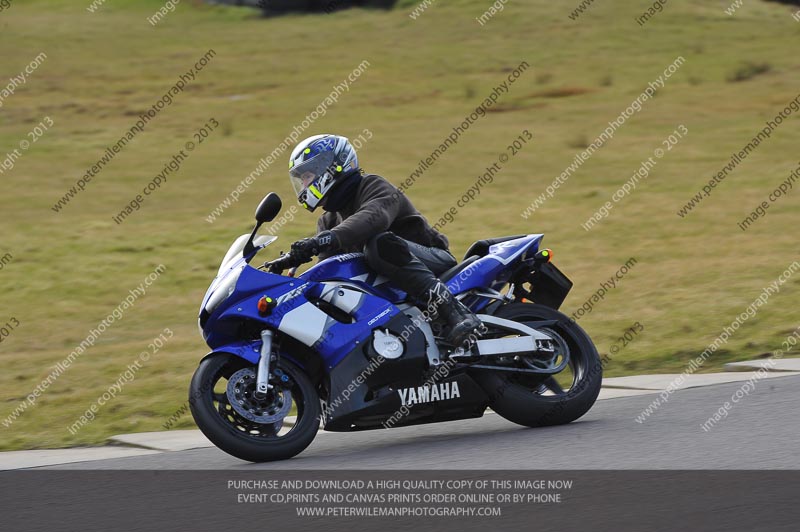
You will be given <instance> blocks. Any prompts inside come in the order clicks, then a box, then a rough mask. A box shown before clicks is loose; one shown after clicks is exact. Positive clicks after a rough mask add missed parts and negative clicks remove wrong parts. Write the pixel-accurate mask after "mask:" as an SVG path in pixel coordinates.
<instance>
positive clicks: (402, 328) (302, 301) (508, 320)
mask: <svg viewBox="0 0 800 532" xmlns="http://www.w3.org/2000/svg"><path fill="white" fill-rule="evenodd" d="M280 211H281V200H280V198H279V197H278V196H277V195H276V194H274V193H270V194H268V195H267V196H266V197H265V198H264V199H263V200H262V202H261V203H260V204H259V206H258V208H257V209H256V213H255V219H256V224H255V227H254V228H253V231H252V233H251V234H249V235H247V234H245V235H242V236H240V237H239V238H238V239H236V241H235V242H234V243H233V245H232V246H231V247H230V249H229V250H228V252H227V253H226V255H225V258H224V259H223V260H222V264H221V266H220V268H219V271H218V273H217V276H216V278H215V279H214V281H213V282H212V283H211V286H209V288H208V290H207V292H206V294H205V297H204V298H203V302H202V305H201V308H200V315H199V326H200V331H201V334H202V335H203V338H204V340H205V341H206V343H207V344H208V345H209V347H210V348H211V352H210V353H209V354H208V355H206V356H205V357H204V358H203V359H202V361H201V362H200V364H199V366H198V368H197V370H196V371H195V373H194V376H193V377H192V381H191V385H190V390H189V403H190V408H191V412H192V416H193V417H194V420H195V422H196V423H197V426H198V427H199V428H200V430H201V431H202V432H203V434H205V435H206V437H208V439H209V440H211V441H212V442H213V443H214V444H215V445H216V446H217V447H219V448H220V449H222V450H223V451H225V452H227V453H229V454H231V455H233V456H235V457H237V458H240V459H242V460H247V461H251V462H266V461H272V460H283V459H287V458H291V457H293V456H295V455H297V454H298V453H300V452H302V451H303V450H304V449H305V448H306V447H308V445H310V444H311V442H312V441H313V439H314V437H315V436H316V434H317V431H318V430H319V429H320V427H322V428H323V429H324V430H327V431H340V432H348V431H356V430H369V429H380V428H393V427H403V426H409V425H416V424H422V423H439V422H444V421H453V420H458V419H468V418H478V417H481V416H483V414H484V412H485V411H486V410H487V408H491V409H492V410H493V411H494V412H496V413H497V414H499V415H500V416H502V417H504V418H506V419H507V420H509V421H512V422H514V423H517V424H520V425H524V426H527V427H541V426H548V425H559V424H564V423H569V422H571V421H574V420H575V419H578V418H579V417H581V416H582V415H584V414H585V413H586V412H587V411H588V410H589V409H590V408H591V407H592V405H593V404H594V402H595V400H596V399H597V395H598V393H599V392H600V385H601V381H602V364H601V362H600V359H599V356H598V353H597V350H596V348H595V346H594V345H593V343H592V341H591V339H590V338H589V336H588V335H587V334H586V333H585V332H584V331H583V329H582V328H581V327H579V326H578V325H577V323H575V322H574V321H572V320H570V319H569V318H568V317H567V316H566V315H565V314H563V313H561V312H559V311H558V308H559V307H560V306H561V303H562V302H563V301H564V298H565V297H566V296H567V294H568V293H569V291H570V289H571V288H572V282H571V281H570V280H569V279H568V278H567V277H566V276H564V274H562V273H561V272H560V270H558V268H556V267H555V265H553V264H552V262H551V259H552V251H551V250H549V249H541V248H540V244H541V242H542V238H543V235H541V234H528V235H516V236H507V237H502V238H493V239H488V240H480V241H478V242H475V243H474V244H473V245H472V246H471V247H470V248H469V250H468V251H467V253H466V255H465V259H464V260H463V261H462V262H461V263H459V264H457V265H456V266H454V267H453V268H451V269H450V270H448V271H447V272H444V273H443V274H441V275H440V276H439V277H440V279H441V280H442V282H443V283H445V284H446V285H447V287H448V288H449V289H450V291H451V292H452V293H453V294H454V295H455V296H456V297H457V298H458V299H460V300H461V301H462V302H463V303H464V304H466V305H467V306H468V307H470V309H471V310H472V311H473V312H475V313H476V314H477V315H478V317H479V318H480V319H481V321H482V323H483V326H482V328H481V331H480V332H481V334H480V335H479V336H475V337H474V338H472V339H471V340H472V341H471V342H468V343H465V345H460V346H455V345H449V344H448V343H447V342H446V340H445V339H444V338H445V337H446V334H445V333H446V331H445V330H444V329H445V327H446V325H445V324H444V323H443V320H441V319H440V318H439V317H438V316H436V313H435V309H432V308H421V307H420V306H418V305H417V304H416V302H414V301H410V300H409V299H408V298H407V296H406V294H405V293H404V292H402V291H400V290H398V289H397V288H396V287H394V286H392V284H391V283H390V282H388V280H387V279H386V278H385V277H383V276H381V275H379V274H377V273H376V272H374V271H371V270H370V269H369V267H368V266H367V264H366V262H365V260H364V256H363V254H361V253H347V254H341V255H337V256H333V257H330V258H327V259H325V260H321V261H319V262H318V263H317V264H315V265H314V266H312V267H311V268H309V269H307V270H306V271H305V272H303V273H302V274H301V275H299V276H297V277H295V274H296V271H297V268H298V267H299V266H300V264H299V263H298V261H297V260H295V259H294V258H293V257H292V256H291V254H290V253H289V254H285V255H281V256H280V257H279V258H277V259H275V260H272V261H270V262H265V263H264V264H263V265H262V266H260V267H253V266H250V262H251V261H252V260H253V258H254V257H255V256H256V254H257V253H258V252H259V251H261V250H262V249H264V248H266V247H267V246H268V245H270V244H272V243H273V242H274V241H275V240H276V239H277V237H276V236H263V235H262V236H257V232H258V230H259V228H260V227H261V226H262V225H263V224H264V223H267V222H270V221H272V220H274V219H275V218H276V217H277V215H278V214H279V213H280ZM287 269H288V270H289V271H288V274H287V275H283V274H282V273H283V272H284V270H287ZM292 416H293V417H294V419H292Z"/></svg>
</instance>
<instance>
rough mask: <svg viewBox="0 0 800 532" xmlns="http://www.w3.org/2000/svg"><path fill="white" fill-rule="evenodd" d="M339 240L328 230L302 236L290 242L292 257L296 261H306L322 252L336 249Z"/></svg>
mask: <svg viewBox="0 0 800 532" xmlns="http://www.w3.org/2000/svg"><path fill="white" fill-rule="evenodd" d="M338 247H339V242H338V240H337V239H336V235H334V234H333V233H332V232H330V231H322V232H321V233H319V234H318V235H316V236H312V237H311V238H304V239H302V240H298V241H297V242H295V243H294V244H292V249H291V254H292V257H293V258H294V259H295V260H297V261H298V262H308V261H310V260H311V258H312V257H314V256H315V255H319V254H320V253H322V252H330V251H336V249H337V248H338Z"/></svg>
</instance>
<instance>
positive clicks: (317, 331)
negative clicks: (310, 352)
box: [278, 303, 332, 347]
mask: <svg viewBox="0 0 800 532" xmlns="http://www.w3.org/2000/svg"><path fill="white" fill-rule="evenodd" d="M328 320H332V319H331V317H330V316H328V315H327V314H325V313H324V312H322V311H321V310H320V309H318V308H317V307H316V306H314V305H313V304H312V303H303V304H302V305H300V306H299V307H297V308H295V309H292V310H290V311H289V312H287V313H286V314H285V315H284V316H283V319H281V323H280V325H279V326H278V330H279V331H281V332H283V333H285V334H288V335H289V336H291V337H293V338H296V339H297V340H299V341H300V342H302V343H304V344H306V345H307V346H309V347H311V346H313V345H314V344H315V343H316V342H317V341H318V340H319V339H320V338H322V336H323V335H324V334H325V325H326V323H327V322H328Z"/></svg>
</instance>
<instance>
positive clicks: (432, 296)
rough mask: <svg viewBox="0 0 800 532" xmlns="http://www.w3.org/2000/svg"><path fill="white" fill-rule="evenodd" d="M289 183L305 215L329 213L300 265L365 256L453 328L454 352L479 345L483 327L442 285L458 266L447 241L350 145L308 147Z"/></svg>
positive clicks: (300, 247) (323, 139)
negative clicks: (368, 170)
mask: <svg viewBox="0 0 800 532" xmlns="http://www.w3.org/2000/svg"><path fill="white" fill-rule="evenodd" d="M289 178H290V180H291V182H292V186H293V187H294V190H295V192H296V193H297V200H298V201H299V202H300V204H301V205H302V206H303V207H305V208H306V209H307V210H309V211H312V212H313V211H314V210H315V209H316V208H317V207H322V208H323V209H324V210H325V211H326V212H325V213H324V214H323V215H322V216H321V217H320V218H319V220H317V234H316V236H313V237H310V238H304V239H302V240H299V241H297V242H295V243H293V244H292V248H291V255H292V257H293V258H295V259H296V260H297V261H298V262H307V261H309V260H311V258H312V257H313V256H314V255H319V256H320V259H322V258H326V257H329V256H331V255H334V254H338V253H348V252H360V251H363V252H364V255H365V258H366V261H367V263H368V264H369V266H370V267H371V268H372V269H373V270H375V271H377V272H378V273H380V274H383V275H385V276H386V277H388V278H389V280H390V281H392V282H393V283H394V284H395V285H396V286H397V287H398V288H400V289H401V290H403V291H405V292H406V293H407V294H409V296H411V297H412V298H415V299H416V300H417V301H421V302H426V303H427V305H428V309H429V312H431V313H432V314H433V315H437V314H438V315H441V316H442V317H443V318H444V319H445V320H446V321H447V323H448V325H449V326H450V332H449V335H448V338H447V339H448V341H449V342H450V343H451V344H453V345H455V346H459V345H461V344H463V343H464V342H465V341H468V340H470V339H471V338H474V336H473V335H474V334H475V333H476V330H477V329H478V328H479V327H480V326H481V321H480V320H479V319H478V317H477V316H475V314H473V313H472V312H471V311H470V310H469V309H468V308H467V307H466V306H464V305H463V304H462V303H461V302H460V301H459V300H458V299H456V298H455V297H454V296H453V294H452V293H451V292H450V290H448V288H447V287H446V286H445V285H444V284H443V283H442V282H441V281H440V280H439V279H438V278H437V275H440V274H442V273H443V272H445V271H446V270H448V269H450V268H452V267H453V266H455V265H456V259H455V258H454V257H453V255H452V254H451V253H450V251H449V250H448V246H449V244H448V241H447V238H446V237H445V236H444V235H442V234H441V233H439V232H438V231H436V230H435V229H433V228H432V227H431V226H430V225H429V224H428V222H427V220H425V218H424V217H423V216H422V215H421V214H420V213H419V211H417V209H416V208H414V206H413V205H412V204H411V201H409V199H408V197H406V195H405V194H403V193H401V192H400V191H399V190H398V189H397V187H395V186H394V185H392V184H391V183H389V182H388V181H386V180H385V179H384V178H382V177H381V176H378V175H375V174H365V173H364V172H363V171H362V170H361V168H360V167H359V166H358V158H357V157H356V151H355V149H354V148H353V146H352V144H350V141H349V140H347V138H345V137H341V136H338V135H316V136H313V137H309V138H307V139H305V140H304V141H302V142H301V143H300V144H298V145H297V146H296V147H295V149H294V151H292V155H291V156H290V158H289Z"/></svg>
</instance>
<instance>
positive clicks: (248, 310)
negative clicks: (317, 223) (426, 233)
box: [200, 235, 542, 370]
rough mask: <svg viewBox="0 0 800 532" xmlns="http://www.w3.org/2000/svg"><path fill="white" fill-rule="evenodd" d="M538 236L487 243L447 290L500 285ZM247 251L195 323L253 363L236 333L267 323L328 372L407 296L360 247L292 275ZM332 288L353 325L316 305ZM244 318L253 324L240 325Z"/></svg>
mask: <svg viewBox="0 0 800 532" xmlns="http://www.w3.org/2000/svg"><path fill="white" fill-rule="evenodd" d="M541 239H542V235H528V236H525V237H522V238H517V239H515V240H510V241H506V242H502V243H500V244H495V245H493V246H491V247H490V248H489V252H488V254H487V255H486V256H484V257H482V258H480V259H478V260H477V261H475V262H473V263H472V264H471V265H470V266H468V267H467V268H466V269H465V270H463V271H461V272H459V273H458V274H457V275H456V276H454V277H453V278H452V279H450V280H449V281H448V282H447V285H448V288H450V290H451V291H452V292H453V293H455V294H460V293H463V292H466V291H469V290H471V289H475V288H483V289H486V288H493V289H496V290H499V289H501V288H502V287H503V285H505V284H506V283H507V281H508V279H509V277H510V276H511V274H512V272H513V269H514V266H515V265H516V264H518V262H519V261H520V260H521V259H524V260H527V259H528V258H530V257H532V256H533V254H534V253H536V251H538V247H539V243H540V241H541ZM254 254H255V252H253V253H252V254H251V255H249V256H247V257H242V258H240V259H239V260H232V261H231V263H230V265H229V267H228V266H226V267H225V268H224V270H222V271H221V272H220V274H219V276H218V277H217V278H216V279H215V280H214V282H213V283H212V284H211V287H210V288H209V289H208V292H207V293H206V296H205V297H204V298H203V306H202V307H201V312H200V325H201V328H202V331H203V337H204V338H205V340H206V342H207V343H208V345H209V346H210V347H211V348H212V350H213V352H226V353H232V354H234V355H236V356H239V357H241V358H243V359H245V360H247V361H248V362H251V363H253V364H256V363H257V362H258V359H259V354H260V349H261V340H260V339H258V338H257V337H253V338H242V335H243V331H247V330H249V331H251V332H250V333H249V334H250V335H251V336H253V334H252V331H253V330H256V331H260V330H263V329H272V330H276V331H280V332H281V333H282V334H285V335H288V336H291V337H293V338H295V339H296V340H298V341H299V342H301V343H303V344H305V345H306V346H308V347H309V348H310V349H311V350H313V351H314V352H315V353H317V354H319V356H320V357H321V359H322V361H323V362H324V366H325V368H326V369H327V370H330V369H331V368H333V367H335V366H336V365H337V364H339V362H341V361H342V359H343V358H344V357H345V356H346V355H347V354H348V353H350V352H351V351H352V350H353V349H354V347H356V346H358V345H363V344H364V343H365V342H367V341H369V339H370V337H371V334H372V330H373V329H375V328H378V327H381V326H383V325H384V324H386V323H387V322H388V321H389V320H391V319H392V318H393V317H394V316H396V315H397V314H399V313H400V309H399V308H398V307H397V306H396V305H398V304H399V303H401V302H403V301H404V300H405V298H406V295H405V293H404V292H402V291H400V290H398V289H396V288H394V287H393V286H391V285H390V283H389V282H388V280H387V279H385V278H383V277H382V276H379V275H376V274H375V273H374V272H372V271H371V270H370V269H369V268H368V266H367V264H366V262H365V260H364V256H363V254H361V253H351V254H346V255H339V256H335V257H331V258H329V259H326V260H323V261H321V262H319V263H318V264H317V265H315V266H313V267H312V268H309V269H308V270H307V271H306V272H305V273H303V274H302V275H300V276H299V277H298V278H293V277H287V276H283V275H276V274H273V273H269V272H266V271H262V270H259V269H256V268H253V267H251V266H249V265H248V261H249V259H251V258H252V256H253V255H254ZM342 283H344V284H342ZM342 290H344V292H342ZM334 291H335V292H338V293H339V294H340V295H341V294H344V293H345V292H346V293H347V294H346V295H345V296H343V297H345V298H347V297H350V298H351V300H352V301H353V302H354V303H353V304H351V305H349V307H348V309H347V313H348V315H349V316H352V323H346V322H343V321H340V320H339V319H334V318H333V317H332V316H333V315H332V314H330V313H329V312H325V310H324V305H322V306H321V305H320V303H325V302H326V301H328V299H327V298H328V297H329V295H330V294H331V293H332V292H334ZM326 294H327V295H326ZM265 296H266V297H268V298H271V300H272V301H273V303H274V307H273V308H271V309H270V310H269V311H268V312H267V313H265V314H260V313H259V311H258V302H259V300H260V299H261V298H262V297H265ZM466 302H467V303H468V304H470V305H471V306H472V308H473V310H476V311H477V310H480V309H481V308H483V306H485V305H486V303H487V300H486V299H484V298H475V297H470V298H468V299H467V300H466ZM329 310H330V309H329ZM247 323H249V324H251V325H252V327H243V324H247Z"/></svg>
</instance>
